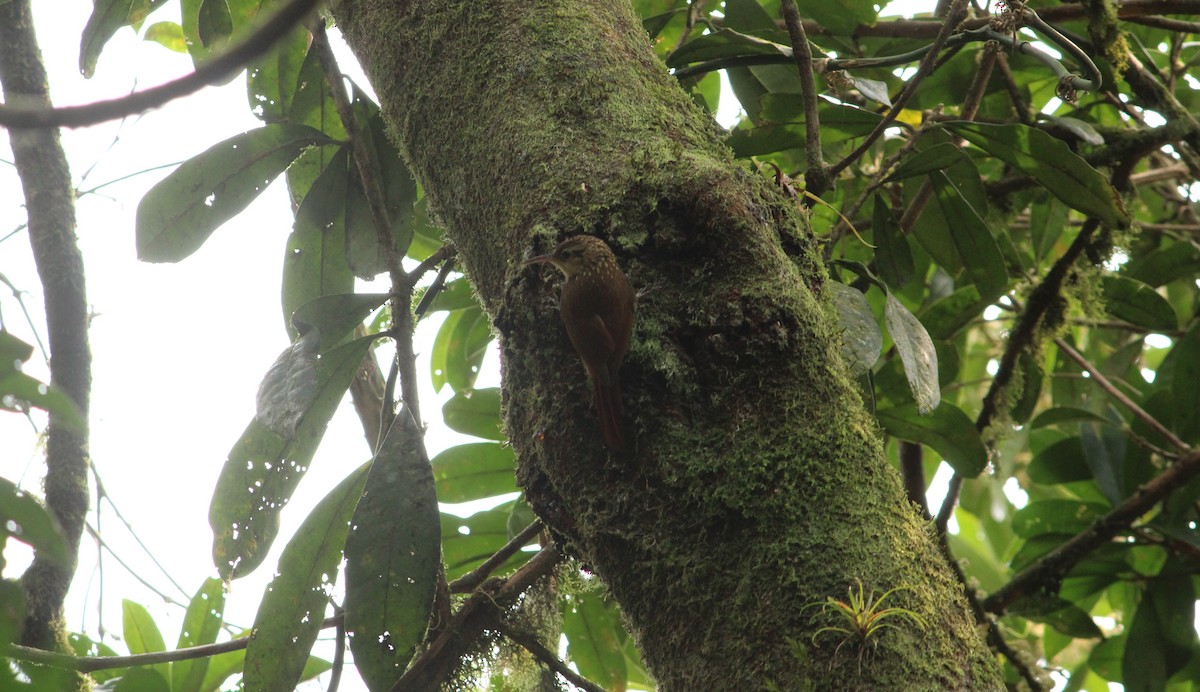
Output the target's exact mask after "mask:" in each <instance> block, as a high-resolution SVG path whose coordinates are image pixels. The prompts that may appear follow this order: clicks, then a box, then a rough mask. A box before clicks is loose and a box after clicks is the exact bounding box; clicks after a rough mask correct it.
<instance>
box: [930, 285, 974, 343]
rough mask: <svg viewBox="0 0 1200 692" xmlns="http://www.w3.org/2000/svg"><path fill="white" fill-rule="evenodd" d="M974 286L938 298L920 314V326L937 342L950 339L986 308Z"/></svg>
mask: <svg viewBox="0 0 1200 692" xmlns="http://www.w3.org/2000/svg"><path fill="white" fill-rule="evenodd" d="M987 305H988V304H987V303H985V302H984V301H983V299H982V298H981V297H980V295H979V289H978V288H976V287H975V286H964V287H962V288H960V289H957V290H956V291H954V292H953V293H951V294H950V295H948V296H945V297H944V298H940V299H938V300H936V301H934V303H933V304H932V305H930V306H929V307H927V308H925V310H924V311H922V313H921V324H924V325H925V328H926V329H927V330H928V331H929V335H930V336H931V337H932V338H934V339H938V340H939V341H942V340H946V339H951V338H953V337H954V336H955V335H956V334H958V332H959V331H961V330H962V329H963V328H964V327H966V326H967V325H968V324H970V323H971V320H973V319H975V317H976V316H977V315H979V313H980V312H981V311H982V310H983V309H984V308H985V307H987Z"/></svg>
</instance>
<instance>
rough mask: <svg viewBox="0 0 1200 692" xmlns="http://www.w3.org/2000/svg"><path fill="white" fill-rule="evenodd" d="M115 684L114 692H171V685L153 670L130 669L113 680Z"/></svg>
mask: <svg viewBox="0 0 1200 692" xmlns="http://www.w3.org/2000/svg"><path fill="white" fill-rule="evenodd" d="M113 682H114V683H116V684H115V686H114V687H113V690H114V692H171V683H170V682H168V681H167V679H166V678H165V677H163V674H162V673H161V672H160V671H159V670H158V667H157V666H156V667H155V668H140V667H139V668H131V669H129V671H128V672H126V673H125V674H124V675H122V676H121V677H119V678H113Z"/></svg>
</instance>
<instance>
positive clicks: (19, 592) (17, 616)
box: [0, 579, 26, 688]
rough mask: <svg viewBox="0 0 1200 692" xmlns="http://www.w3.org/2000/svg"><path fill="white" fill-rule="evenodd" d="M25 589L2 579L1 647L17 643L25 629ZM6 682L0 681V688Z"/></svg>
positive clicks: (15, 581)
mask: <svg viewBox="0 0 1200 692" xmlns="http://www.w3.org/2000/svg"><path fill="white" fill-rule="evenodd" d="M25 614H26V610H25V589H24V588H23V587H22V586H21V582H19V581H17V580H15V579H0V646H3V647H5V648H7V647H8V645H9V644H13V643H16V642H18V641H19V640H20V638H21V632H22V631H23V630H24V629H25ZM3 685H4V681H3V680H2V679H0V688H3Z"/></svg>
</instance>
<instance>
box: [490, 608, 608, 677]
mask: <svg viewBox="0 0 1200 692" xmlns="http://www.w3.org/2000/svg"><path fill="white" fill-rule="evenodd" d="M500 631H501V632H502V633H504V636H506V637H508V638H509V639H511V640H513V641H514V642H516V643H518V644H520V645H521V646H522V647H523V648H524V649H525V650H526V651H528V652H529V653H531V654H533V656H534V658H536V659H537V660H539V661H541V662H542V663H544V664H545V665H546V667H547V668H549V669H550V670H552V671H554V672H555V673H558V674H559V675H561V676H562V677H563V679H564V680H566V681H567V682H569V683H571V684H572V685H574V686H575V687H578V688H579V689H581V690H585V691H586V692H604V688H603V687H601V686H600V685H597V684H596V683H594V682H592V681H591V680H588V679H587V678H585V677H583V676H582V675H580V674H579V673H576V672H575V671H573V670H571V669H570V668H569V667H567V664H565V663H563V662H562V661H561V660H559V658H558V656H555V655H554V653H553V652H551V651H550V649H547V648H546V647H545V645H543V644H542V643H541V642H540V641H538V640H537V637H535V636H533V635H531V634H529V633H527V632H521V631H520V630H518V629H516V628H515V627H512V626H511V625H508V624H506V623H503V622H501V623H500Z"/></svg>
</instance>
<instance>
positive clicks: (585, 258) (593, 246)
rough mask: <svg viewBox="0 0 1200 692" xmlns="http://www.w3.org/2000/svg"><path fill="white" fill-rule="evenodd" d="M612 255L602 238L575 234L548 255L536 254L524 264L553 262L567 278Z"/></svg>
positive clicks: (594, 265) (596, 264) (604, 260)
mask: <svg viewBox="0 0 1200 692" xmlns="http://www.w3.org/2000/svg"><path fill="white" fill-rule="evenodd" d="M611 257H612V250H609V249H608V245H605V244H604V241H603V240H600V239H599V238H597V237H595V236H590V235H576V236H571V237H570V238H567V239H566V240H564V241H562V242H561V243H559V244H558V245H557V246H556V247H555V248H554V250H553V251H551V252H550V254H548V255H538V256H537V257H532V258H530V259H528V260H525V265H526V266H528V265H530V264H553V265H554V266H556V267H558V268H559V270H560V271H562V273H563V274H566V275H567V278H568V279H569V278H571V277H572V276H575V275H577V274H581V273H583V272H584V270H586V269H587V268H589V267H596V266H598V265H601V264H603V263H604V262H606V261H608V260H609V259H610V258H611Z"/></svg>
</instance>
